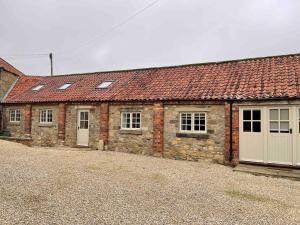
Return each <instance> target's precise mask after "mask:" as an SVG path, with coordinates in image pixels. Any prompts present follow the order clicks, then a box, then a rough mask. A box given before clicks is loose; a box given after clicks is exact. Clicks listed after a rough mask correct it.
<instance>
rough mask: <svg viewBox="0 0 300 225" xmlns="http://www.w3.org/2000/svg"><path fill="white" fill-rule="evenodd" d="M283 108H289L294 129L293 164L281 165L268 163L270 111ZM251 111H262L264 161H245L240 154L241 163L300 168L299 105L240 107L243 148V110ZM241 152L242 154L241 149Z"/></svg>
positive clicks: (240, 131)
mask: <svg viewBox="0 0 300 225" xmlns="http://www.w3.org/2000/svg"><path fill="white" fill-rule="evenodd" d="M282 108H286V109H287V108H288V109H289V110H290V128H291V129H292V131H293V132H292V134H290V135H292V137H291V141H292V149H291V151H292V152H291V153H292V162H291V164H286V163H284V164H280V163H278V164H277V163H276V164H274V163H272V162H268V161H269V160H268V154H269V153H268V146H269V141H270V140H269V138H268V136H269V110H270V109H282ZM247 109H248V110H250V109H252V110H253V109H254V110H255V109H260V110H261V130H262V134H261V135H262V136H263V159H262V160H261V162H259V161H260V160H259V161H251V160H245V159H244V160H243V159H241V154H239V160H240V161H241V162H249V163H250V162H252V163H258V164H260V163H262V164H268V165H278V166H296V167H298V166H300V161H299V162H297V159H298V158H300V157H299V154H300V151H299V150H298V151H297V148H299V149H300V133H299V117H300V115H299V114H300V112H299V109H300V106H299V105H288V104H287V105H285V104H281V105H275V104H265V105H260V104H257V105H239V146H240V147H241V146H242V144H241V141H242V139H241V135H243V134H242V132H243V110H247ZM239 152H241V148H240V149H239Z"/></svg>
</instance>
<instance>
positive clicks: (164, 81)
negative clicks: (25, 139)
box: [5, 54, 300, 103]
mask: <svg viewBox="0 0 300 225" xmlns="http://www.w3.org/2000/svg"><path fill="white" fill-rule="evenodd" d="M105 80H115V83H113V84H112V85H111V86H110V87H109V88H108V89H106V90H97V89H95V87H96V86H97V85H99V84H100V83H101V82H102V81H105ZM67 82H72V83H74V84H73V85H72V86H71V87H69V88H68V89H66V90H64V91H61V90H57V88H58V87H60V86H61V85H62V84H64V83H67ZM38 84H45V87H44V88H43V89H41V90H40V91H37V92H34V91H32V90H31V89H32V87H34V86H36V85H38ZM296 97H297V98H298V97H300V54H294V55H285V56H272V57H264V58H254V59H243V60H234V61H227V62H214V63H203V64H192V65H183V66H173V67H160V68H148V69H136V70H127V71H112V72H99V73H90V74H73V75H61V76H54V77H27V76H26V77H22V78H21V79H20V80H19V81H18V82H17V84H16V85H15V87H14V88H13V90H12V91H11V92H10V93H9V95H8V96H7V98H6V100H5V101H6V102H7V103H25V102H61V101H62V102H65V101H134V100H139V101H147V100H226V99H274V98H296Z"/></svg>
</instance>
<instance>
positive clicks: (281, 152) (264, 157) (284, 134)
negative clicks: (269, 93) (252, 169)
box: [239, 106, 300, 166]
mask: <svg viewBox="0 0 300 225" xmlns="http://www.w3.org/2000/svg"><path fill="white" fill-rule="evenodd" d="M239 118H240V122H239V130H240V131H239V145H240V147H239V150H240V152H239V158H240V160H241V161H248V162H260V163H266V164H268V163H270V164H283V165H297V166H299V165H300V108H299V106H282V107H270V106H261V107H248V108H246V107H242V106H241V107H240V114H239Z"/></svg>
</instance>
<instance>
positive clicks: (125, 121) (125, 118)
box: [122, 113, 130, 128]
mask: <svg viewBox="0 0 300 225" xmlns="http://www.w3.org/2000/svg"><path fill="white" fill-rule="evenodd" d="M122 128H130V113H122Z"/></svg>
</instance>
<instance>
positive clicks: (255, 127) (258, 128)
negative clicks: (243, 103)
mask: <svg viewBox="0 0 300 225" xmlns="http://www.w3.org/2000/svg"><path fill="white" fill-rule="evenodd" d="M252 126H253V132H261V123H260V122H253V123H252Z"/></svg>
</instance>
